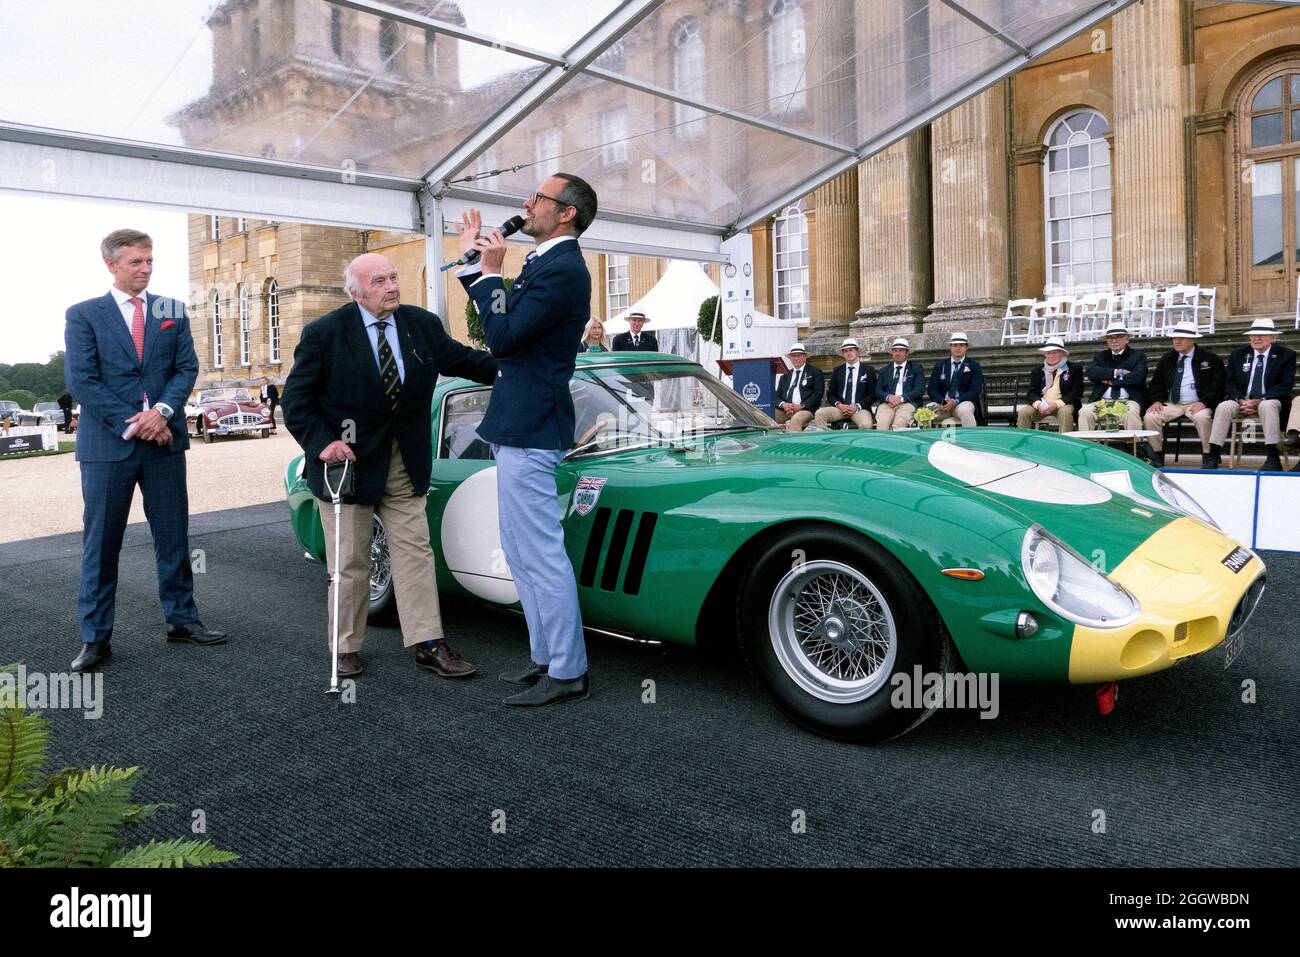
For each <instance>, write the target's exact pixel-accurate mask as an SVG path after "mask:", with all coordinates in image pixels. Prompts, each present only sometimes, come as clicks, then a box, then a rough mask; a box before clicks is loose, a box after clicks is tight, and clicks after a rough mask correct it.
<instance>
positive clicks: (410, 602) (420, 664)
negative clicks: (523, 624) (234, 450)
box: [281, 253, 497, 678]
mask: <svg viewBox="0 0 1300 957" xmlns="http://www.w3.org/2000/svg"><path fill="white" fill-rule="evenodd" d="M343 288H344V289H345V290H346V291H347V293H348V295H349V296H351V297H352V300H353V301H352V302H350V303H348V304H347V305H346V306H341V307H340V308H338V309H335V310H334V311H333V312H329V313H326V314H325V315H324V316H322V317H321V318H319V319H317V320H316V321H315V322H312V323H309V324H308V325H307V326H306V328H304V329H303V331H302V336H301V338H300V339H299V340H298V348H297V349H295V350H294V354H293V369H292V370H291V371H290V372H289V377H288V379H286V380H285V383H284V401H283V403H282V406H281V408H282V409H283V411H284V425H285V428H287V429H288V430H289V431H290V432H291V433H292V434H293V437H294V438H295V439H297V440H298V444H299V445H300V446H302V450H303V452H304V453H305V456H304V458H303V474H304V475H305V476H306V478H307V484H308V485H309V486H311V490H312V493H313V494H314V495H315V496H316V497H317V498H318V499H324V500H326V501H328V500H329V498H330V496H329V492H328V491H327V490H326V488H325V466H326V465H327V464H334V463H339V462H343V461H348V462H352V463H354V464H353V467H354V468H355V469H356V491H355V493H354V494H353V495H352V496H350V497H348V498H347V499H345V501H344V505H343V508H342V513H341V515H340V517H339V524H340V525H341V526H342V527H341V529H340V532H341V534H340V541H339V554H337V555H336V554H334V534H335V531H334V509H333V507H332V506H326V505H324V504H322V505H321V508H320V516H321V522H322V524H323V525H324V527H325V553H326V556H327V558H328V561H329V568H330V569H331V570H332V569H334V568H338V569H339V573H340V576H341V578H340V584H339V596H338V597H339V620H338V636H339V676H340V677H348V676H351V675H358V674H360V673H361V671H362V663H361V646H362V643H363V642H364V641H365V636H366V615H367V614H368V612H369V610H370V541H371V537H372V530H373V527H374V519H373V517H372V516H375V515H377V516H378V517H379V520H380V521H381V522H383V524H384V531H385V533H386V534H387V536H388V551H389V555H390V557H391V559H392V572H393V589H394V592H395V597H396V599H397V613H398V616H399V617H400V618H401V621H402V638H403V643H404V644H405V645H406V647H408V648H409V647H411V646H412V645H415V646H416V651H415V665H416V667H417V668H424V669H426V670H428V671H432V672H434V673H435V674H438V675H441V676H442V677H445V678H460V677H465V676H468V675H472V674H473V673H474V670H475V669H474V666H473V665H471V664H470V663H469V662H468V661H465V660H464V659H463V658H461V657H460V656H459V655H458V654H456V652H454V651H453V650H452V649H451V647H450V646H449V645H448V644H447V642H446V640H445V637H444V634H443V629H442V616H441V614H440V609H439V605H438V586H437V582H436V579H435V571H434V564H433V550H432V548H431V547H430V545H429V522H428V518H427V516H426V514H425V496H426V495H427V494H428V491H429V476H430V472H431V470H432V465H433V444H432V439H431V434H430V430H429V407H430V405H431V404H432V402H433V389H434V386H435V385H437V383H438V376H439V375H440V374H441V375H447V376H464V377H465V378H467V379H473V380H474V381H475V382H482V383H483V384H485V385H490V384H491V383H492V382H494V381H495V380H496V374H497V366H496V362H495V361H494V360H493V359H492V356H491V355H489V354H488V353H486V352H481V351H477V350H474V349H471V348H469V347H468V346H464V345H461V344H460V343H459V342H457V341H456V340H454V339H452V338H451V336H449V335H447V333H446V332H445V331H444V330H443V328H442V322H441V321H440V320H439V319H438V317H437V316H435V315H434V314H433V313H431V312H426V311H425V310H423V309H421V308H420V307H419V306H407V305H403V304H402V301H401V293H400V290H399V287H398V282H397V267H395V266H394V265H393V264H392V263H391V262H390V261H389V260H388V259H386V258H385V257H383V256H380V255H378V254H377V253H366V254H365V255H362V256H358V257H357V258H356V259H354V260H352V262H351V263H349V264H348V267H347V269H346V270H345V271H344V273H343ZM328 607H329V614H330V615H331V616H332V615H333V610H334V603H333V601H332V596H331V600H330V601H329V603H328ZM330 624H331V627H330V631H329V634H331V635H332V634H333V625H334V623H333V622H332V621H331V623H330ZM326 643H327V645H328V643H329V638H328V637H327V639H326Z"/></svg>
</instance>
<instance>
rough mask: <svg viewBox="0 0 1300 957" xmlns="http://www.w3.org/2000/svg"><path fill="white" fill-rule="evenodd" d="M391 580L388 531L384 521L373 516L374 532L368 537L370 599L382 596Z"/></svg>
mask: <svg viewBox="0 0 1300 957" xmlns="http://www.w3.org/2000/svg"><path fill="white" fill-rule="evenodd" d="M392 581H393V559H392V556H390V555H389V553H388V533H387V532H386V531H384V523H383V522H381V521H380V520H379V519H378V517H376V518H375V530H374V534H373V535H371V537H370V600H371V601H372V602H373V601H378V600H379V599H381V598H383V597H384V594H385V593H386V592H387V591H388V588H389V585H390V584H391V583H392Z"/></svg>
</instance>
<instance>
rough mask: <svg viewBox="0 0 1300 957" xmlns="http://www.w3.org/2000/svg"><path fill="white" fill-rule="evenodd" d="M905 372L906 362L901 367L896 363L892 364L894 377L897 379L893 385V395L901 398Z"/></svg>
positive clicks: (905, 377)
mask: <svg viewBox="0 0 1300 957" xmlns="http://www.w3.org/2000/svg"><path fill="white" fill-rule="evenodd" d="M906 372H907V363H906V362H904V363H903V364H902V365H899V364H898V363H897V362H895V363H894V377H895V378H897V379H898V381H897V382H895V383H894V395H900V396H901V395H902V394H903V382H904V381H906V379H907V376H906Z"/></svg>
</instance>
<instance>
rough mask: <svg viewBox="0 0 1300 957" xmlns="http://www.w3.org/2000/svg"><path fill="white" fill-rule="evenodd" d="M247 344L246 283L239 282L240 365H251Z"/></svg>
mask: <svg viewBox="0 0 1300 957" xmlns="http://www.w3.org/2000/svg"><path fill="white" fill-rule="evenodd" d="M249 345H250V343H249V334H248V284H247V283H241V284H240V286H239V364H240V365H241V366H247V365H252V363H251V361H250V360H249V355H248V353H249V351H250V350H249Z"/></svg>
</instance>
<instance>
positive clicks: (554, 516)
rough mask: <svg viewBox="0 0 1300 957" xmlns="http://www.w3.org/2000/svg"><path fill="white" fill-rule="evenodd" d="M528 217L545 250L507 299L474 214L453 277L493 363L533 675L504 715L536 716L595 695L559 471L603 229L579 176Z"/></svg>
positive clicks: (528, 205) (505, 505) (528, 202)
mask: <svg viewBox="0 0 1300 957" xmlns="http://www.w3.org/2000/svg"><path fill="white" fill-rule="evenodd" d="M523 206H524V210H525V213H526V215H527V218H526V219H525V222H524V225H523V228H522V232H523V233H524V234H525V235H527V236H531V237H532V238H533V240H534V241H535V242H536V243H537V250H536V252H533V253H530V254H529V255H528V258H527V259H526V260H525V261H524V267H523V270H522V271H521V272H520V273H519V277H518V279H516V280H515V282H514V285H513V286H511V287H510V289H509V290H508V291H507V290H506V288H505V283H504V281H503V280H502V278H501V266H502V263H503V262H504V261H505V255H506V241H505V237H504V236H503V235H502V234H501V231H500V230H498V229H493V230H491V231H490V232H488V233H486V234H485V233H484V232H483V229H482V217H481V215H480V214H479V211H478V210H471V211H469V212H468V213H466V214H464V215H463V216H462V217H461V221H460V223H458V224H457V232H458V233H459V235H460V248H461V252H462V253H466V252H469V251H470V250H478V251H479V253H480V256H481V258H480V260H479V262H478V263H477V264H475V265H472V266H467V267H465V268H464V269H461V270H460V271H459V272H458V273H457V276H459V277H460V280H461V282H462V283H463V284H464V286H465V289H466V291H467V292H468V293H469V297H470V299H472V300H473V301H474V305H475V306H476V307H477V309H478V314H479V318H480V321H481V323H482V326H483V337H484V339H485V340H486V342H487V345H488V348H489V349H490V350H491V351H492V355H493V356H495V357H496V361H497V379H496V383H495V384H494V386H493V388H492V400H491V403H490V404H489V406H488V410H487V413H486V414H485V415H484V417H483V422H482V424H481V425H480V426H479V429H478V432H479V435H480V436H481V437H482V438H483V439H484V440H486V441H488V442H491V443H492V449H493V453H494V454H495V456H496V465H497V511H498V513H499V520H500V524H501V545H502V547H503V549H504V551H505V558H506V562H507V563H508V564H509V566H510V572H511V575H512V576H513V578H514V581H515V586H516V588H517V589H518V591H519V601H520V604H521V605H522V606H523V609H524V617H525V619H526V620H527V622H528V639H529V646H530V649H531V652H532V661H531V662H530V664H529V665H528V667H527V668H525V669H523V670H522V671H520V672H517V673H512V674H504V675H502V676H501V679H502V680H503V681H505V682H507V683H509V684H516V685H521V686H523V688H524V690H522V691H520V692H519V693H517V694H514V695H511V696H510V697H508V698H506V699H505V703H506V704H507V705H511V706H516V707H539V706H542V705H548V704H558V703H560V702H564V701H580V700H582V699H584V698H586V697H587V695H588V679H587V652H586V646H585V644H584V642H583V637H582V616H581V613H580V611H579V609H578V584H577V581H576V579H575V578H574V575H573V566H572V565H571V564H570V562H569V556H568V554H567V552H566V551H565V549H564V529H563V527H562V526H561V524H560V513H559V508H558V506H557V503H556V497H557V494H558V493H557V491H556V484H555V469H556V466H558V465H559V463H560V460H561V459H562V458H563V457H564V453H565V452H566V451H567V450H568V449H569V448H570V447H572V445H573V429H574V409H573V396H572V394H571V393H570V392H569V380H570V378H572V376H573V368H574V356H575V354H576V351H577V347H578V342H579V340H581V338H582V330H583V328H584V327H585V326H586V323H587V320H588V318H589V317H590V314H591V275H590V273H589V272H588V271H587V265H586V263H585V262H584V261H583V258H582V250H581V249H580V248H579V246H578V242H577V239H578V236H579V235H581V234H582V233H583V232H584V231H585V230H586V229H587V227H588V226H590V225H591V221H592V220H593V219H594V218H595V217H596V208H597V207H596V193H595V191H594V190H592V188H591V187H590V186H589V185H588V184H587V183H586V182H584V181H583V180H581V179H579V178H578V177H577V176H573V175H571V174H569V173H556V174H555V175H554V176H549V177H547V178H546V179H545V180H544V181H543V182H542V184H541V187H540V188H539V189H538V190H537V192H535V193H533V195H532V196H530V197H528V198H527V199H525V200H524V203H523Z"/></svg>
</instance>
